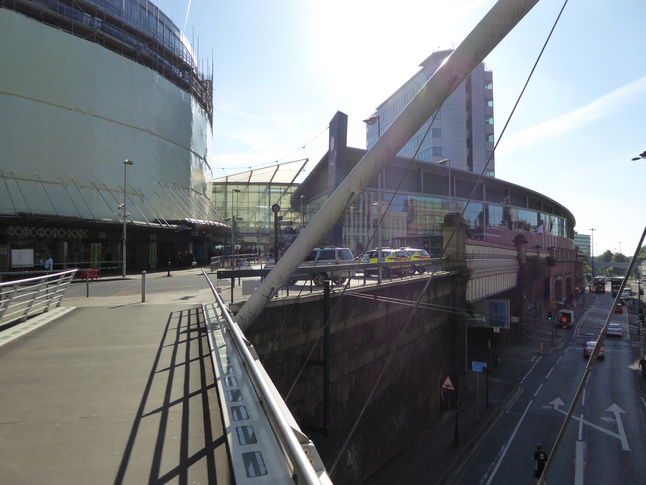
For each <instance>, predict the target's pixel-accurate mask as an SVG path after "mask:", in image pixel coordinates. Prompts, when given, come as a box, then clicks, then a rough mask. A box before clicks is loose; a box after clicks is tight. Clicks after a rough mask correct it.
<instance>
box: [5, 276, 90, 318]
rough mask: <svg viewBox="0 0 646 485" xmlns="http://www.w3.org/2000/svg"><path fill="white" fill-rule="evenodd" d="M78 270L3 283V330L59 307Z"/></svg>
mask: <svg viewBox="0 0 646 485" xmlns="http://www.w3.org/2000/svg"><path fill="white" fill-rule="evenodd" d="M77 271H78V270H77V269H70V270H67V271H61V272H59V273H51V274H47V275H45V276H38V277H34V278H26V279H23V280H15V281H8V282H6V283H0V327H2V326H5V325H8V324H10V323H14V322H16V321H23V322H24V321H26V320H27V318H29V317H31V316H33V315H37V314H39V313H44V312H48V311H49V310H50V309H51V308H56V307H58V306H60V304H61V301H62V300H63V296H64V295H65V291H67V288H68V287H69V285H70V282H71V281H72V279H73V278H74V275H75V274H76V272H77Z"/></svg>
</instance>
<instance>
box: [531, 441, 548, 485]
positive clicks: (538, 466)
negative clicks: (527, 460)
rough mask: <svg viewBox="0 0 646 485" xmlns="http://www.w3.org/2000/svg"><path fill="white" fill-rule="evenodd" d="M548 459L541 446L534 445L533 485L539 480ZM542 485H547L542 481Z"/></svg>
mask: <svg viewBox="0 0 646 485" xmlns="http://www.w3.org/2000/svg"><path fill="white" fill-rule="evenodd" d="M548 458H549V457H548V455H547V453H546V452H544V451H543V445H541V444H540V443H538V444H537V445H536V451H534V484H537V483H538V480H539V479H540V478H541V475H542V474H543V470H545V464H546V463H547V460H548ZM542 485H547V481H546V480H543V484H542Z"/></svg>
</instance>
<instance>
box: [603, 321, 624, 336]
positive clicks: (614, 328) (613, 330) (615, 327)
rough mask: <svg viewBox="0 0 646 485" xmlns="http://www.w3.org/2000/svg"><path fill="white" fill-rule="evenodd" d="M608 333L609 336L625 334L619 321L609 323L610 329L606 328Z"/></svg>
mask: <svg viewBox="0 0 646 485" xmlns="http://www.w3.org/2000/svg"><path fill="white" fill-rule="evenodd" d="M606 335H607V336H608V337H621V336H622V335H623V331H622V329H621V325H620V324H618V323H609V324H608V330H606Z"/></svg>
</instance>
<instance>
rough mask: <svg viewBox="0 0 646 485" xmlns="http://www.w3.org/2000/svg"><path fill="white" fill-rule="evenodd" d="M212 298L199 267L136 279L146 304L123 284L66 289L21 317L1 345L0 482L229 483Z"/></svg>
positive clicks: (131, 281) (108, 281)
mask: <svg viewBox="0 0 646 485" xmlns="http://www.w3.org/2000/svg"><path fill="white" fill-rule="evenodd" d="M88 295H89V296H88ZM143 299H145V301H142V300H143ZM212 301H213V296H212V295H211V293H210V289H208V285H207V284H206V282H205V281H204V277H203V276H202V275H201V273H200V272H199V271H198V270H186V271H180V272H173V274H172V277H169V276H168V275H167V274H166V273H154V274H149V275H146V293H145V298H144V294H143V293H142V275H132V276H131V275H128V277H126V278H120V277H119V278H102V279H100V280H96V281H94V280H92V281H90V282H89V285H88V284H86V282H77V283H73V284H72V285H70V288H69V289H68V291H67V294H66V297H65V298H64V300H63V304H62V306H61V307H59V308H57V309H56V310H55V311H50V312H49V313H46V314H43V315H41V316H39V317H35V318H33V319H30V320H29V324H30V325H31V326H32V327H34V328H32V329H31V330H30V331H26V332H24V333H22V334H21V335H18V336H17V337H16V338H13V339H11V340H9V341H7V342H5V343H4V344H2V346H1V347H0V386H1V388H2V399H0V483H6V484H34V483H47V484H61V485H62V484H65V485H69V484H76V483H93V484H103V483H105V484H141V483H170V484H174V483H176V484H180V483H181V484H186V483H218V484H220V485H223V484H229V483H233V478H232V476H231V473H230V466H229V461H228V454H227V447H226V443H225V439H224V434H223V430H222V421H221V416H220V409H219V403H218V398H217V394H216V393H215V392H213V390H214V386H215V381H214V376H213V369H212V365H211V358H210V353H209V348H208V342H207V339H206V336H205V334H204V332H203V331H202V329H200V322H201V318H202V317H201V311H200V306H201V303H206V302H212ZM54 321H55V322H56V323H55V324H52V322H54ZM35 322H38V324H36V323H35ZM23 327H24V325H22V324H21V325H17V326H16V327H13V328H12V329H11V332H12V333H14V332H16V333H20V332H22V331H23ZM36 329H37V330H36ZM34 330H36V331H34Z"/></svg>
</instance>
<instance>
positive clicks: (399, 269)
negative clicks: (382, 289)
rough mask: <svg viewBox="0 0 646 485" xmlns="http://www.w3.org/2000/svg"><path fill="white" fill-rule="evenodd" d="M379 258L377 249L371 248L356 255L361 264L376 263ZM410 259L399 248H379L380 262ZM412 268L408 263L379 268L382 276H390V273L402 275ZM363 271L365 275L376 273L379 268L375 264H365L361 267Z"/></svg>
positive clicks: (410, 271)
mask: <svg viewBox="0 0 646 485" xmlns="http://www.w3.org/2000/svg"><path fill="white" fill-rule="evenodd" d="M378 259H379V250H378V249H371V250H370V251H366V252H364V253H362V254H360V255H359V256H357V262H359V263H362V264H370V263H375V264H376V263H377V262H378ZM405 261H410V258H409V257H408V254H407V253H406V251H403V250H401V249H390V248H386V249H383V248H382V250H381V262H382V263H397V262H405ZM413 271H414V270H413V268H412V266H411V265H410V264H402V265H401V266H383V267H382V268H381V275H382V276H383V277H384V278H390V275H391V274H396V275H398V276H402V275H405V274H409V273H412V272H413ZM363 272H364V273H365V274H367V275H370V274H377V273H378V272H379V268H378V267H377V266H367V267H364V268H363Z"/></svg>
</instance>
